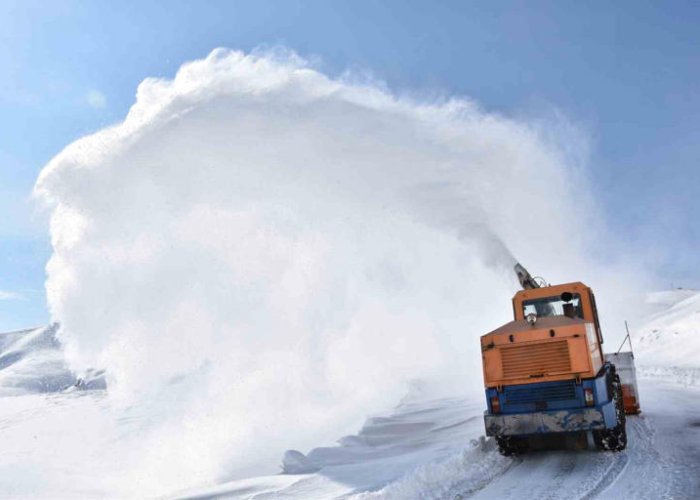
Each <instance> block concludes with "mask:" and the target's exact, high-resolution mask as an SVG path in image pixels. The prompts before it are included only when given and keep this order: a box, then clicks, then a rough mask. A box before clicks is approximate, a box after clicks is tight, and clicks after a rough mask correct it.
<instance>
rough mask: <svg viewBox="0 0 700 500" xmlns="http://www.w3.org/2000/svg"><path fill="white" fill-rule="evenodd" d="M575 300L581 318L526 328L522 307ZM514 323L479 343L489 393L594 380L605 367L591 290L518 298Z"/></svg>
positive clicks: (569, 288) (558, 289) (555, 289)
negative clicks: (545, 300)
mask: <svg viewBox="0 0 700 500" xmlns="http://www.w3.org/2000/svg"><path fill="white" fill-rule="evenodd" d="M563 292H571V293H575V294H579V295H580V297H581V307H582V311H583V316H584V318H583V319H581V318H570V317H567V316H545V317H542V318H538V320H537V322H536V323H535V324H534V325H530V324H529V323H528V322H527V321H526V320H525V319H524V317H523V316H524V315H523V301H525V300H532V299H539V298H544V297H555V296H560V295H561V294H562V293H563ZM513 308H514V316H515V320H514V321H511V322H510V323H507V324H505V325H503V326H502V327H500V328H498V329H496V330H494V331H492V332H490V333H488V334H486V335H484V336H482V337H481V352H482V361H483V369H484V384H485V386H486V387H487V388H488V387H500V386H504V385H515V384H529V383H535V382H550V381H556V380H567V379H578V378H592V377H595V376H596V374H597V373H598V371H599V370H600V368H601V367H602V365H603V363H604V359H603V353H602V350H601V346H600V340H602V337H601V335H600V329H599V327H598V323H597V321H596V313H595V303H594V302H593V297H592V294H591V293H590V289H589V288H588V287H587V286H586V285H584V284H583V283H578V282H577V283H568V284H564V285H557V286H551V287H543V288H537V289H532V290H524V291H521V292H518V293H517V294H516V295H515V297H513Z"/></svg>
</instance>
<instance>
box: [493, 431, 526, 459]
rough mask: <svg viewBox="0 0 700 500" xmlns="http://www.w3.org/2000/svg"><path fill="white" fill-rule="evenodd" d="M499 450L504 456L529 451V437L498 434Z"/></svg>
mask: <svg viewBox="0 0 700 500" xmlns="http://www.w3.org/2000/svg"><path fill="white" fill-rule="evenodd" d="M496 443H498V451H499V452H500V454H501V455H503V456H504V457H512V456H513V455H520V454H522V453H525V452H526V451H527V438H523V437H520V436H496Z"/></svg>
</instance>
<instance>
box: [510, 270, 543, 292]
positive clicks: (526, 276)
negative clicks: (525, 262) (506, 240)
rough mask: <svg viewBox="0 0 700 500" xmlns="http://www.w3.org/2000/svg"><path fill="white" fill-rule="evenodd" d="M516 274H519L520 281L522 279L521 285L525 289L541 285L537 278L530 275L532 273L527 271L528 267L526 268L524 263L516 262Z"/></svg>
mask: <svg viewBox="0 0 700 500" xmlns="http://www.w3.org/2000/svg"><path fill="white" fill-rule="evenodd" d="M514 269H515V274H517V275H518V281H520V286H522V287H523V290H532V289H533V288H539V287H540V285H539V284H538V283H537V282H536V281H535V279H534V278H533V277H532V276H530V273H529V272H527V269H525V268H524V267H523V266H522V265H520V264H519V263H518V264H515V267H514Z"/></svg>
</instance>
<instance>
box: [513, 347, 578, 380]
mask: <svg viewBox="0 0 700 500" xmlns="http://www.w3.org/2000/svg"><path fill="white" fill-rule="evenodd" d="M499 350H500V351H501V363H502V366H503V378H528V377H530V376H534V377H539V376H542V375H548V374H553V373H566V372H570V371H571V359H570V357H569V344H568V342H567V341H566V340H557V341H554V342H544V343H542V344H529V345H527V344H526V345H514V346H508V347H502V348H501V349H499Z"/></svg>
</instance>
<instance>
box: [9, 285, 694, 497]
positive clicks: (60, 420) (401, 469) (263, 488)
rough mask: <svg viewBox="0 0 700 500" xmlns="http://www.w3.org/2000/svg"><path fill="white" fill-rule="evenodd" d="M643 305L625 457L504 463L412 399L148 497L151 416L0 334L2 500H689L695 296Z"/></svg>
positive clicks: (472, 429) (451, 409) (54, 348)
mask: <svg viewBox="0 0 700 500" xmlns="http://www.w3.org/2000/svg"><path fill="white" fill-rule="evenodd" d="M650 300H651V301H653V303H654V305H655V308H656V309H655V312H654V314H653V315H652V316H651V317H650V318H649V320H648V321H647V322H646V323H645V325H644V326H643V327H642V328H640V329H639V330H638V331H633V342H634V345H635V349H636V350H637V352H638V357H637V361H638V364H639V367H640V369H639V374H640V375H641V376H640V381H639V385H640V400H641V404H642V409H643V413H642V414H641V415H640V416H638V417H630V418H629V420H628V430H629V435H630V437H629V447H628V449H627V450H626V451H624V452H622V453H617V454H613V453H601V452H598V451H594V450H592V449H588V450H583V451H581V450H578V451H574V450H571V449H565V448H561V449H553V450H547V451H541V452H532V453H530V454H528V455H526V456H524V457H521V458H515V459H510V458H505V457H501V456H500V455H499V454H498V452H497V450H496V449H495V446H494V443H493V441H491V440H486V439H484V438H483V422H482V419H481V414H482V412H483V405H484V403H483V401H482V400H481V398H480V397H465V396H461V397H452V398H439V399H436V398H434V397H431V395H430V391H426V390H420V389H417V390H415V391H413V392H412V393H411V394H410V395H409V396H407V397H406V398H405V399H404V400H403V401H402V402H401V403H400V404H399V405H397V406H396V407H395V408H393V409H390V410H387V411H386V412H383V413H381V414H378V415H375V416H372V417H370V418H368V419H367V421H366V423H365V424H364V425H363V426H362V428H361V429H360V430H359V431H358V432H357V433H356V434H355V435H351V436H345V437H342V438H340V439H339V440H338V443H337V444H336V445H335V446H326V447H319V448H315V449H313V450H311V451H306V450H302V451H304V452H305V453H302V452H300V451H295V450H289V451H287V452H286V453H285V454H284V455H283V456H280V462H279V473H278V474H272V475H264V476H257V477H250V478H247V479H238V480H235V481H229V482H223V483H220V484H215V485H210V486H202V487H199V488H197V489H189V490H181V489H178V488H176V487H174V488H169V483H168V482H167V479H164V481H165V483H164V484H160V485H159V489H158V491H155V490H153V489H152V485H153V481H148V482H146V481H144V478H143V477H140V476H139V474H138V472H137V471H136V472H135V471H134V469H133V467H131V465H132V463H134V461H135V459H136V458H137V457H134V456H133V454H130V451H129V445H128V443H129V442H130V440H132V439H138V436H139V433H140V432H141V431H142V429H144V428H146V427H147V426H148V425H151V424H152V422H153V421H154V420H155V421H157V419H158V415H157V414H155V413H154V412H153V411H152V410H151V409H145V408H131V409H126V410H121V411H120V412H118V413H115V412H114V411H112V410H111V409H110V406H109V403H108V398H107V395H106V392H105V390H104V383H103V382H102V378H101V377H100V374H95V376H94V377H92V378H90V379H89V380H80V381H79V380H77V379H76V378H75V377H74V376H73V375H72V374H71V373H70V371H69V370H68V369H67V368H66V366H65V363H64V362H63V358H62V351H61V348H60V344H59V343H58V342H57V340H56V338H55V328H51V327H49V328H39V329H35V330H25V331H20V332H10V333H5V334H0V397H1V399H0V401H1V402H2V404H0V439H1V440H2V441H1V442H2V446H1V447H0V496H1V497H3V498H7V497H12V498H22V497H24V498H29V497H44V498H55V497H61V498H98V497H99V498H102V497H127V496H131V497H134V496H135V497H144V496H162V495H163V492H166V493H165V495H166V496H167V497H174V498H229V497H230V498H248V499H258V500H259V499H273V498H298V499H315V498H355V499H362V500H367V499H410V498H425V499H432V498H435V499H442V498H449V499H464V498H552V499H555V498H567V499H569V498H649V499H656V498H698V497H700V387H698V386H697V385H698V384H697V380H698V378H697V376H696V375H693V374H697V373H698V371H699V370H700V360H699V357H698V354H699V353H700V351H699V350H698V349H699V348H700V336H698V335H697V331H698V330H700V292H695V291H687V290H683V291H671V292H664V293H659V294H652V295H651V296H650ZM693 377H695V378H693ZM151 479H152V478H151ZM127 483H128V484H127ZM141 484H144V485H145V484H148V485H149V487H148V488H146V487H143V488H140V485H141Z"/></svg>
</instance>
